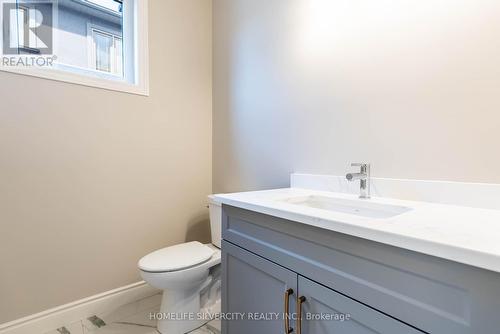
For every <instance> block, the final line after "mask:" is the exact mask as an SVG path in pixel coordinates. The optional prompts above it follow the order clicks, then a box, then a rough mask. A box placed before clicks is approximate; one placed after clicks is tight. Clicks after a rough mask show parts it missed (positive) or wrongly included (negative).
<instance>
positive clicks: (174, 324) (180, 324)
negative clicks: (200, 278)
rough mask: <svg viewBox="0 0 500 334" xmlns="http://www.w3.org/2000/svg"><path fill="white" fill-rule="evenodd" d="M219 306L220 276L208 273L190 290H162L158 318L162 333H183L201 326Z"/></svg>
mask: <svg viewBox="0 0 500 334" xmlns="http://www.w3.org/2000/svg"><path fill="white" fill-rule="evenodd" d="M218 306H220V278H217V279H215V280H214V278H213V276H212V275H210V276H209V277H208V278H207V280H206V281H205V282H204V283H203V284H202V285H201V286H199V287H196V288H194V289H190V290H164V291H163V297H162V302H161V307H160V317H159V319H158V325H157V328H158V331H159V332H160V333H162V334H185V333H188V332H191V331H193V330H195V329H196V328H198V327H201V326H203V325H204V324H205V323H207V322H208V321H210V319H211V316H212V314H213V312H214V309H216V308H217V307H218Z"/></svg>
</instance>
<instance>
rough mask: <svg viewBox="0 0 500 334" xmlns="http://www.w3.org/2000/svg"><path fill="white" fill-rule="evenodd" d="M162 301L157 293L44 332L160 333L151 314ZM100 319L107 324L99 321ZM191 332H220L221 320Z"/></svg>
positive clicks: (58, 333)
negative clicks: (91, 317) (94, 316)
mask: <svg viewBox="0 0 500 334" xmlns="http://www.w3.org/2000/svg"><path fill="white" fill-rule="evenodd" d="M160 303H161V294H157V295H154V296H151V297H148V298H144V299H141V300H139V301H136V302H134V303H131V304H127V305H123V306H122V307H120V308H118V309H116V310H111V311H110V312H104V313H103V314H97V315H96V316H97V321H96V319H90V320H89V319H84V320H81V321H78V322H75V323H72V324H68V325H66V326H64V327H62V328H59V329H55V330H53V331H50V332H48V333H44V334H159V332H158V331H157V330H156V321H155V320H151V319H150V317H149V315H150V313H156V312H158V311H159V309H160ZM99 319H102V321H103V322H104V323H105V325H102V323H99V321H98V320H99ZM91 320H93V321H91ZM96 324H97V325H96ZM98 325H101V327H99V326H98ZM189 334H220V321H216V320H214V321H211V322H209V323H207V324H206V325H205V326H203V327H201V328H198V329H196V330H194V331H193V332H190V333H189Z"/></svg>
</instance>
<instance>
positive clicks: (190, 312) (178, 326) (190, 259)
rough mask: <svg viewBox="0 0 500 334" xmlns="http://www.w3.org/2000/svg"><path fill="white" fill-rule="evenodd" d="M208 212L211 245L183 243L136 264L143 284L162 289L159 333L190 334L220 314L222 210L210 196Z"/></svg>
mask: <svg viewBox="0 0 500 334" xmlns="http://www.w3.org/2000/svg"><path fill="white" fill-rule="evenodd" d="M209 210H210V227H211V232H212V244H210V245H204V244H202V243H200V242H197V241H194V242H188V243H183V244H179V245H175V246H171V247H167V248H163V249H160V250H157V251H155V252H153V253H151V254H148V255H146V256H145V257H143V258H142V259H141V260H140V261H139V264H138V266H139V270H140V272H141V276H142V278H143V279H144V281H146V282H147V283H149V284H150V285H152V286H153V287H155V288H158V289H161V290H163V298H162V302H161V308H160V313H159V314H158V315H157V317H156V318H157V319H158V331H159V332H160V333H162V334H184V333H187V332H190V331H192V330H194V329H196V328H198V327H200V326H202V325H203V324H204V323H205V322H207V321H208V318H209V317H210V316H211V315H213V314H215V313H218V312H220V261H221V251H220V247H221V218H222V217H221V215H222V210H221V204H220V203H218V202H216V201H215V200H214V198H213V197H212V196H209ZM201 315H203V316H201Z"/></svg>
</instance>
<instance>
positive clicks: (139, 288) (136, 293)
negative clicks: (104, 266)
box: [0, 281, 158, 334]
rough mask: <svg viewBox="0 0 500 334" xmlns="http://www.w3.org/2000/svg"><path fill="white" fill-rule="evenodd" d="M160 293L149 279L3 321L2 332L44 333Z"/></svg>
mask: <svg viewBox="0 0 500 334" xmlns="http://www.w3.org/2000/svg"><path fill="white" fill-rule="evenodd" d="M156 293H158V290H157V289H155V288H152V287H151V286H149V285H148V284H147V283H146V282H144V281H142V282H137V283H134V284H131V285H127V286H124V287H121V288H118V289H114V290H110V291H107V292H104V293H100V294H98V295H95V296H92V297H88V298H84V299H81V300H77V301H75V302H72V303H69V304H66V305H61V306H58V307H55V308H52V309H50V310H47V311H43V312H40V313H37V314H33V315H30V316H27V317H24V318H21V319H18V320H14V321H11V322H7V323H4V324H0V334H43V333H46V332H48V331H50V330H53V329H54V328H59V327H62V326H64V325H67V324H70V323H73V322H76V321H79V320H81V319H84V318H86V317H89V316H91V315H94V314H101V313H103V312H107V311H109V310H113V309H115V308H118V307H120V306H122V305H125V304H128V303H131V302H134V301H136V300H139V299H142V298H146V297H149V296H152V295H154V294H156Z"/></svg>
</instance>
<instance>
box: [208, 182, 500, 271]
mask: <svg viewBox="0 0 500 334" xmlns="http://www.w3.org/2000/svg"><path fill="white" fill-rule="evenodd" d="M301 196H326V197H334V198H340V199H351V200H357V199H358V197H357V196H356V195H351V194H344V193H336V192H328V191H318V190H310V189H301V188H285V189H275V190H264V191H252V192H241V193H232V194H218V195H215V199H216V200H218V201H220V202H222V203H223V204H226V205H231V206H235V207H239V208H243V209H247V210H251V211H255V212H260V213H263V214H267V215H271V216H275V217H279V218H283V219H287V220H291V221H295V222H298V223H302V224H306V225H310V226H315V227H318V228H322V229H325V230H330V231H335V232H340V233H344V234H347V235H351V236H355V237H359V238H364V239H368V240H372V241H376V242H380V243H383V244H387V245H392V246H396V247H400V248H404V249H408V250H412V251H415V252H419V253H423V254H427V255H432V256H436V257H439V258H443V259H448V260H451V261H455V262H459V263H463V264H467V265H471V266H475V267H479V268H483V269H487V270H491V271H496V272H500V210H490V209H479V208H472V207H465V206H456V205H445V204H435V203H428V202H415V201H406V200H398V199H391V198H378V197H374V198H371V199H369V200H367V201H370V202H373V203H381V204H390V205H398V206H405V207H410V208H412V210H411V211H410V212H406V213H403V214H401V215H398V216H395V217H391V218H385V219H376V218H365V217H360V216H356V215H351V214H344V213H340V212H332V211H328V210H324V209H316V208H311V207H305V206H299V205H295V204H290V203H286V202H283V201H282V200H283V199H286V198H291V197H301Z"/></svg>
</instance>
